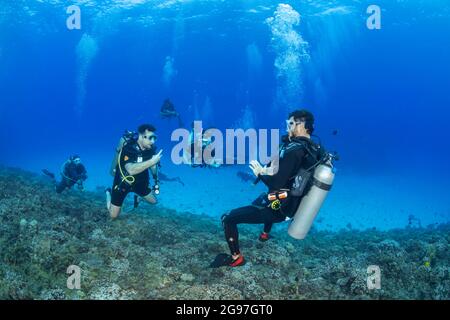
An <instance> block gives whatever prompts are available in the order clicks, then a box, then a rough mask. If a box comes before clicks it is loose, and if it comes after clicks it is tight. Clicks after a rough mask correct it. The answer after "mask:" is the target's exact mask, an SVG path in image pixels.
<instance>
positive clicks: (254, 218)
mask: <svg viewBox="0 0 450 320" xmlns="http://www.w3.org/2000/svg"><path fill="white" fill-rule="evenodd" d="M312 145H313V142H312V141H311V140H310V139H308V138H303V137H301V138H294V139H292V141H291V142H289V141H286V142H284V143H283V144H282V145H281V147H280V161H279V169H278V172H277V173H276V174H274V175H273V176H269V175H261V176H260V178H261V181H263V182H264V184H265V185H266V186H267V187H268V189H269V190H268V191H269V193H270V192H275V191H279V190H281V189H290V188H291V185H292V178H293V177H295V175H296V174H297V173H298V171H299V170H300V169H301V168H305V169H306V168H309V167H311V166H313V165H314V164H315V163H316V162H317V159H318V157H319V154H317V155H316V154H315V153H312V154H310V153H308V152H307V150H306V146H308V147H309V146H312ZM309 150H311V149H309ZM300 200H301V198H300V197H293V196H288V198H287V199H284V200H281V208H280V210H273V209H272V208H271V207H270V206H269V201H268V200H267V194H264V195H262V196H260V197H259V198H258V199H256V200H255V201H254V202H253V204H252V205H250V206H246V207H241V208H237V209H234V210H232V211H231V212H229V213H227V214H225V215H223V216H222V224H223V227H224V231H225V238H226V240H227V242H228V246H229V248H230V251H231V253H232V254H233V255H236V254H239V253H240V251H239V241H238V240H239V234H238V228H237V225H238V224H240V223H247V224H260V223H261V224H264V232H266V233H268V232H270V230H271V228H272V225H273V224H274V223H278V222H282V221H285V220H286V217H292V216H293V215H294V214H295V211H296V210H297V208H298V205H299V204H300Z"/></svg>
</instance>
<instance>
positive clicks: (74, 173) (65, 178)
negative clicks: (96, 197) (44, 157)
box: [42, 155, 87, 193]
mask: <svg viewBox="0 0 450 320" xmlns="http://www.w3.org/2000/svg"><path fill="white" fill-rule="evenodd" d="M42 172H43V173H44V174H46V175H47V176H49V177H50V178H52V179H53V180H54V182H55V183H56V179H55V175H54V174H53V173H51V172H50V171H48V170H47V169H43V170H42ZM86 179H87V172H86V168H85V167H84V165H83V164H82V163H81V159H80V157H79V156H77V155H73V156H71V157H70V158H69V160H67V161H66V162H65V163H64V164H63V167H62V169H61V181H60V182H59V183H56V192H57V193H62V192H63V191H64V190H65V189H70V188H72V187H73V186H74V185H75V184H76V185H78V189H79V190H81V191H82V190H84V187H83V182H84V181H85V180H86Z"/></svg>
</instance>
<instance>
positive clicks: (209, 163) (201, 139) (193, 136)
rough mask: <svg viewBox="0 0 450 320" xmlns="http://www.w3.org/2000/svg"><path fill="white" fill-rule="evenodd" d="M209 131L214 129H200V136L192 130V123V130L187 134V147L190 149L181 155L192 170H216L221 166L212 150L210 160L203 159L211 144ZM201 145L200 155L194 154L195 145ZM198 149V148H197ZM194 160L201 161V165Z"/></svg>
mask: <svg viewBox="0 0 450 320" xmlns="http://www.w3.org/2000/svg"><path fill="white" fill-rule="evenodd" d="M209 129H214V128H208V129H205V130H204V129H202V130H201V132H200V134H199V133H198V132H195V130H194V123H192V130H191V132H190V133H189V145H190V148H189V149H186V150H185V152H184V153H183V157H184V161H185V163H188V164H189V165H190V166H191V167H192V168H198V167H200V168H218V167H220V166H221V164H220V163H219V161H218V160H217V159H216V158H215V154H216V153H215V151H214V149H213V150H211V158H210V159H204V157H203V154H204V151H205V149H206V147H208V146H209V145H210V144H211V143H212V135H211V132H210V131H208V130H209ZM196 143H198V144H200V143H201V154H199V153H198V152H196V150H195V144H196ZM199 149H200V148H199ZM195 159H201V163H195Z"/></svg>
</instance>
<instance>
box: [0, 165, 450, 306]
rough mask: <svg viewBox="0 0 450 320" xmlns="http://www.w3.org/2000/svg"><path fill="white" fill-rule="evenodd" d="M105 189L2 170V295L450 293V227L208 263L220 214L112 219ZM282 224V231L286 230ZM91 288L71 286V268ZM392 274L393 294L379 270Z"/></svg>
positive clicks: (159, 209) (279, 242) (285, 244)
mask: <svg viewBox="0 0 450 320" xmlns="http://www.w3.org/2000/svg"><path fill="white" fill-rule="evenodd" d="M103 196H104V195H103V194H102V193H101V192H94V193H90V192H84V193H80V192H78V191H69V192H67V193H64V194H62V195H58V194H56V193H54V191H53V187H52V186H51V184H50V183H49V182H48V181H46V180H45V179H43V178H41V177H39V176H37V175H33V174H31V173H28V172H25V171H21V170H19V169H9V168H3V167H0V299H450V292H449V291H450V277H449V270H450V268H449V261H450V254H449V251H448V245H449V241H450V232H449V231H450V225H449V224H445V225H440V226H433V227H427V228H423V227H418V228H405V229H398V230H392V231H386V232H381V231H377V230H365V231H358V230H342V231H340V232H335V233H332V232H324V231H321V232H318V231H312V232H311V234H310V235H309V236H308V237H307V239H305V240H303V241H296V240H293V239H291V238H289V237H288V236H287V233H286V231H285V230H284V231H281V230H282V228H276V229H275V231H274V232H273V236H274V239H272V240H270V241H268V242H266V243H261V242H259V241H257V237H258V234H259V231H260V227H257V226H240V231H241V237H240V239H241V247H242V251H243V253H244V255H245V257H246V259H247V261H248V263H247V264H246V265H245V266H243V267H240V268H235V269H230V268H219V269H210V268H208V265H209V263H210V262H211V261H212V260H213V258H214V257H215V255H216V254H218V253H220V252H226V251H227V246H226V243H225V241H224V239H223V233H222V229H221V225H220V220H219V219H213V218H210V217H206V216H202V215H195V214H190V213H187V212H176V211H173V210H168V209H165V208H164V207H163V204H159V205H157V206H149V205H143V206H141V207H140V208H139V209H137V210H135V211H134V212H133V213H129V214H123V215H122V216H121V217H120V218H119V219H118V220H116V221H111V220H110V219H109V217H108V213H107V212H106V209H105V205H104V198H103ZM277 230H278V231H277ZM70 265H77V266H79V267H80V269H81V289H78V290H77V289H74V290H71V289H68V288H67V285H66V284H67V278H68V276H69V275H68V274H67V268H68V267H69V266H70ZM370 265H377V266H379V268H380V269H381V289H377V290H369V289H368V287H367V276H368V274H367V268H368V266H370Z"/></svg>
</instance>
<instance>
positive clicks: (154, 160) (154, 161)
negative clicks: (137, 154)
mask: <svg viewBox="0 0 450 320" xmlns="http://www.w3.org/2000/svg"><path fill="white" fill-rule="evenodd" d="M162 152H163V151H162V149H161V150H159V152H158V153H157V154H155V155H154V156H153V157H152V158H151V159H150V161H151V162H152V165H151V166H152V167H153V166H154V165H156V164H158V163H159V162H160V161H161V158H162Z"/></svg>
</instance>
